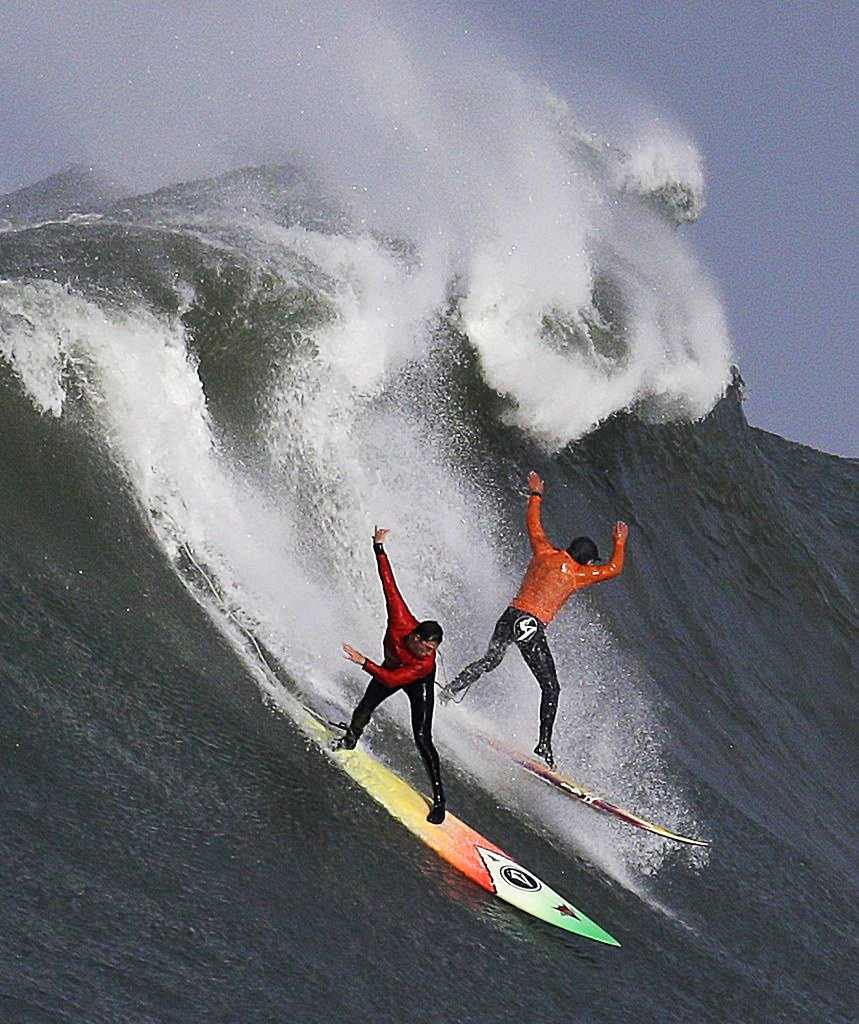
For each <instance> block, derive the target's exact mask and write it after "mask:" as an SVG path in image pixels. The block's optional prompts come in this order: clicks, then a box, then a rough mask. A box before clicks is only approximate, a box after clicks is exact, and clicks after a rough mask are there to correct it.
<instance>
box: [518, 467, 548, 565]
mask: <svg viewBox="0 0 859 1024" xmlns="http://www.w3.org/2000/svg"><path fill="white" fill-rule="evenodd" d="M545 489H546V485H545V484H544V483H543V481H542V479H541V478H540V476H539V474H537V473H535V472H534V470H533V469H532V470H531V472H530V473H529V474H528V511H527V512H526V514H525V525H526V526H527V528H528V540H529V541H530V543H531V550H532V551H533V552H534V554H535V555H539V554H541V553H542V552H544V551H554V546H553V545H552V543H551V541H550V540H549V538H548V537H547V536H546V531H545V530H544V529H543V522H542V520H541V518H540V507H541V506H542V504H543V494H544V492H545Z"/></svg>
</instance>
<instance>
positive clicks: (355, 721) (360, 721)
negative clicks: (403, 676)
mask: <svg viewBox="0 0 859 1024" xmlns="http://www.w3.org/2000/svg"><path fill="white" fill-rule="evenodd" d="M396 692H397V691H396V690H392V689H391V687H390V686H385V685H384V683H380V682H379V680H378V679H371V680H370V685H369V686H368V687H367V689H366V691H365V693H364V696H363V697H362V698H361V700H360V701H359V702H358V706H357V707H356V708H355V710H354V711H353V712H352V721H351V722H350V723H349V729H348V730H347V731H348V732H349V733H351V734H352V736H354V738H355V739H356V740H357V739H359V738H360V736H361V733H362V732H363V731H364V729H365V728H366V727H367V723H368V722H369V721H370V716H371V715H372V714H373V712H374V711H375V710H376V708H377V707H378V706H379V705H380V704H381V703H382V701H383V700H387V699H388V697H390V696H391V694H392V693H396Z"/></svg>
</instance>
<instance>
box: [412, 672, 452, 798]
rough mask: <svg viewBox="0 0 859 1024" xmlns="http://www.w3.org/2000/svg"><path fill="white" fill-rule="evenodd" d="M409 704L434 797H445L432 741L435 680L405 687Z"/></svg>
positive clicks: (419, 748) (418, 745)
mask: <svg viewBox="0 0 859 1024" xmlns="http://www.w3.org/2000/svg"><path fill="white" fill-rule="evenodd" d="M403 689H404V690H405V691H406V695H407V696H408V698H409V703H410V704H411V706H412V732H413V733H414V736H415V745H416V746H417V748H418V752H419V753H420V755H421V758H422V759H423V762H424V766H425V767H426V770H427V775H429V779H430V782H431V783H432V791H433V797H435V796H436V794H438V795H439V796H440V797H441V798H442V799H444V795H443V792H442V788H441V770H440V768H439V759H438V751H437V750H436V749H435V746H434V745H433V741H432V716H433V707H434V701H435V690H434V680H433V679H432V678H431V677H430V678H427V679H419V680H418V682H416V683H411V684H410V685H409V686H404V687H403Z"/></svg>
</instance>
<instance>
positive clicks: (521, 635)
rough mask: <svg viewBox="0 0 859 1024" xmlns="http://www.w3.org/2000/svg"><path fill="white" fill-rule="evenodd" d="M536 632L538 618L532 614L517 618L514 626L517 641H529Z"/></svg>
mask: <svg viewBox="0 0 859 1024" xmlns="http://www.w3.org/2000/svg"><path fill="white" fill-rule="evenodd" d="M536 632H537V620H536V619H535V618H532V617H531V616H530V615H528V616H526V617H525V618H524V619H517V620H516V625H515V626H514V627H513V633H514V635H515V637H516V642H517V643H519V644H525V643H527V642H528V641H529V640H530V639H531V637H532V636H533V635H534V634H535V633H536Z"/></svg>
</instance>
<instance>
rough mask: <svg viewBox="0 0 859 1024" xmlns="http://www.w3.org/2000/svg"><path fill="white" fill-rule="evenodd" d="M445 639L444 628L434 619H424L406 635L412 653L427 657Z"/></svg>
mask: <svg viewBox="0 0 859 1024" xmlns="http://www.w3.org/2000/svg"><path fill="white" fill-rule="evenodd" d="M443 639H444V630H443V629H442V628H441V626H440V625H439V623H437V622H436V621H435V620H434V619H424V621H423V622H419V623H418V625H417V628H416V629H414V630H413V631H412V632H411V633H409V635H408V637H406V645H407V646H408V648H409V650H410V651H411V652H412V654H416V655H417V656H418V657H419V658H426V657H428V656H429V655H430V654H432V653H433V652H434V651H435V650H436V648H437V647H438V645H439V644H440V643H441V642H442V640H443Z"/></svg>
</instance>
